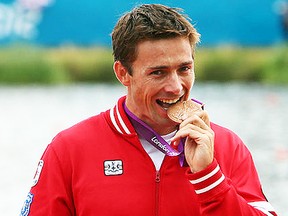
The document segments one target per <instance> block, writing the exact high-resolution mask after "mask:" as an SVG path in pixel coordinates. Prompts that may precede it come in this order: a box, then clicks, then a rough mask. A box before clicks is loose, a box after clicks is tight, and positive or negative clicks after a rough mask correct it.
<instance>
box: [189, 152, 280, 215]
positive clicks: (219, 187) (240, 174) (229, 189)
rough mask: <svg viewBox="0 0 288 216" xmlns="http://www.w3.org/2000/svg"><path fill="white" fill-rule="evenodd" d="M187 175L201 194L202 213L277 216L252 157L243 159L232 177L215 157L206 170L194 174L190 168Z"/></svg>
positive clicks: (197, 192) (199, 195) (196, 190)
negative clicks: (262, 186)
mask: <svg viewBox="0 0 288 216" xmlns="http://www.w3.org/2000/svg"><path fill="white" fill-rule="evenodd" d="M249 155H250V154H249ZM234 165H235V164H234ZM186 174H187V176H188V178H189V180H190V182H191V184H193V186H194V189H195V192H196V194H197V195H198V199H199V203H200V210H201V215H206V216H210V215H211V216H212V215H213V216H220V215H234V216H241V215H242V216H244V215H250V216H254V215H255V216H256V215H261V216H263V215H268V216H273V215H274V216H275V215H276V213H275V211H274V209H273V207H272V206H271V205H270V204H269V203H268V202H267V200H266V199H265V196H264V195H263V193H262V190H261V185H260V182H259V179H258V175H257V172H256V169H255V166H254V163H253V161H252V158H251V157H247V158H246V159H245V160H244V161H241V163H240V165H238V166H237V167H235V170H234V171H233V173H232V175H231V176H230V177H227V176H225V175H224V173H223V172H222V171H221V167H220V165H219V164H218V162H217V160H216V159H214V161H213V163H212V164H211V165H210V166H209V167H207V168H206V169H205V170H202V171H200V172H197V173H191V171H190V169H189V170H188V171H187V173H186Z"/></svg>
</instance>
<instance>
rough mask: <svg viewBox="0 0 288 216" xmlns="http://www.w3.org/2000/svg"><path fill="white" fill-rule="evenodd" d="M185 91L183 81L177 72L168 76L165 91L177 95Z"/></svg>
mask: <svg viewBox="0 0 288 216" xmlns="http://www.w3.org/2000/svg"><path fill="white" fill-rule="evenodd" d="M182 90H183V86H182V79H181V77H180V76H179V75H178V73H177V72H172V73H171V74H169V76H167V80H166V85H165V91H166V92H168V93H173V94H175V95H179V94H181V92H182Z"/></svg>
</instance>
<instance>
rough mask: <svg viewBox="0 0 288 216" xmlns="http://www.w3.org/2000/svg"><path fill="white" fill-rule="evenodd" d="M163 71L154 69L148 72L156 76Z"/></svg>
mask: <svg viewBox="0 0 288 216" xmlns="http://www.w3.org/2000/svg"><path fill="white" fill-rule="evenodd" d="M163 73H164V72H163V71H161V70H155V71H152V72H151V73H150V74H151V75H157V76H159V75H162V74H163Z"/></svg>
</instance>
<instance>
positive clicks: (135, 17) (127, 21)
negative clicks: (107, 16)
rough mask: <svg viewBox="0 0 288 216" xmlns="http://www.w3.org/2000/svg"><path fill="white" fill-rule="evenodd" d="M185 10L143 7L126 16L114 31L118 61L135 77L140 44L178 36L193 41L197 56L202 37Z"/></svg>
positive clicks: (156, 5)
mask: <svg viewBox="0 0 288 216" xmlns="http://www.w3.org/2000/svg"><path fill="white" fill-rule="evenodd" d="M182 11H183V10H182V9H180V8H170V7H167V6H164V5H160V4H143V5H141V6H139V7H136V8H134V9H133V10H132V11H130V12H128V13H126V14H124V15H123V16H122V17H121V18H120V19H119V20H118V22H117V23H116V25H115V27H114V30H113V32H112V46H113V55H114V61H120V62H121V63H122V64H123V65H124V66H125V67H126V68H127V69H128V71H129V73H130V74H131V73H132V69H131V67H132V63H133V62H134V61H135V60H136V58H137V50H136V48H137V45H138V43H139V42H141V41H144V40H157V39H164V38H174V37H178V36H184V37H187V38H189V41H190V44H191V48H192V49H193V53H194V50H195V46H196V44H197V43H198V42H199V38H200V34H199V33H198V32H197V31H196V29H195V28H194V27H193V25H192V24H191V23H190V22H189V21H188V19H189V18H188V16H186V15H184V14H182Z"/></svg>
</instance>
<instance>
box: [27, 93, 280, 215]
mask: <svg viewBox="0 0 288 216" xmlns="http://www.w3.org/2000/svg"><path fill="white" fill-rule="evenodd" d="M124 100H125V98H124V97H123V98H121V99H120V100H119V101H118V104H117V105H116V106H115V107H114V108H112V109H111V110H108V111H106V112H103V113H101V114H99V115H97V116H94V117H91V118H89V119H87V120H85V121H83V122H80V123H78V124H77V125H75V126H73V127H71V128H69V129H67V130H65V131H62V132H61V133H59V134H58V135H57V136H56V137H55V138H54V139H53V141H52V143H51V144H50V145H49V146H48V147H47V149H46V151H45V152H44V154H43V156H42V159H41V161H40V163H39V166H38V169H37V172H36V174H35V177H34V186H32V188H31V191H30V192H29V195H28V197H27V200H26V202H25V204H24V206H23V208H22V215H31V216H36V215H45V216H58V215H59V216H66V215H67V216H68V215H79V216H89V215H93V216H95V215H101V216H102V215H113V216H114V215H117V216H121V215H123V216H129V215H131V216H142V215H143V216H150V215H159V216H175V215H181V216H185V215H187V216H188V215H189V216H192V215H193V216H198V215H213V216H217V215H219V216H220V215H221V216H223V215H233V216H236V215H249V216H252V215H276V214H275V213H274V212H273V208H272V207H271V205H270V204H269V203H268V202H267V201H266V199H265V197H264V195H263V193H262V191H261V185H260V182H259V179H258V176H257V172H256V170H255V166H254V164H253V161H252V157H251V155H250V153H249V151H248V149H247V148H246V147H245V145H244V144H243V143H242V141H241V140H240V139H239V138H238V137H237V136H236V135H235V134H234V133H232V132H231V131H229V130H227V129H225V128H222V127H220V126H218V125H215V124H212V129H213V130H214V132H215V134H216V135H215V159H214V161H213V163H212V164H211V165H210V166H209V167H208V168H207V169H205V170H203V171H201V172H198V173H195V174H192V173H191V172H189V168H187V167H180V165H179V161H178V158H177V157H169V156H165V159H164V161H163V163H162V166H161V169H160V171H156V169H155V167H154V164H153V162H152V160H151V159H150V157H149V155H148V154H147V153H146V152H145V150H144V149H143V147H142V145H141V143H140V141H139V139H138V136H137V134H136V132H135V130H134V128H133V126H132V124H131V123H130V121H129V120H128V117H127V116H126V114H125V112H124V110H123V106H122V105H123V102H124ZM259 209H260V210H259ZM269 211H270V213H269ZM264 212H266V214H265V213H264Z"/></svg>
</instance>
